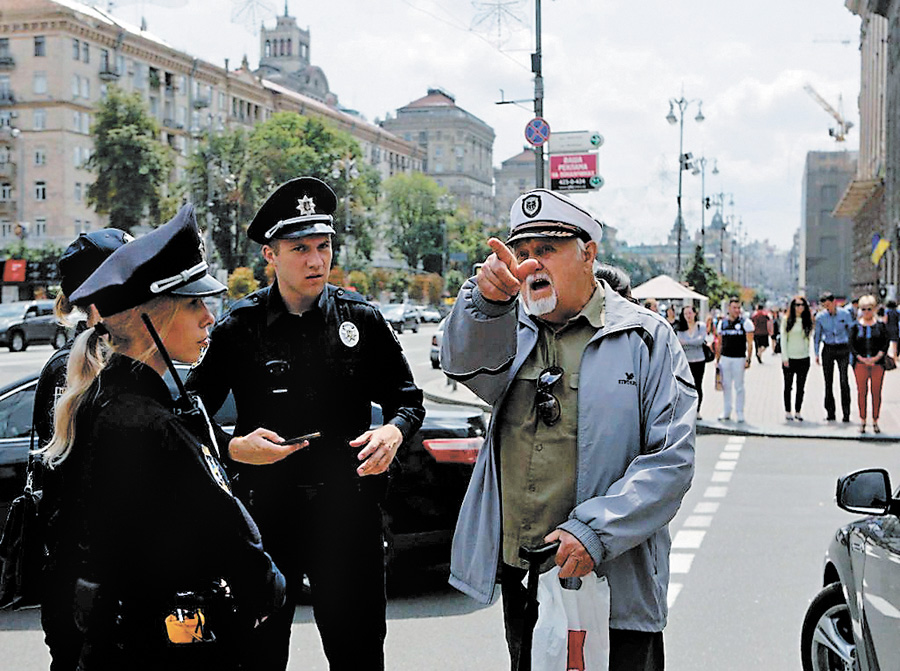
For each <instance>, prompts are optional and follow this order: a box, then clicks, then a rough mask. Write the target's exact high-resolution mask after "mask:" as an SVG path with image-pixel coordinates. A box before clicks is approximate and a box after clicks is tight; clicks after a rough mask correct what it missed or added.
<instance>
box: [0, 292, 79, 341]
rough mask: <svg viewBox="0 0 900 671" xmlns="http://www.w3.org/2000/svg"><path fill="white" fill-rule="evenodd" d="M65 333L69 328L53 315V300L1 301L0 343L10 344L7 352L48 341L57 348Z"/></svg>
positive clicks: (63, 339) (66, 334)
mask: <svg viewBox="0 0 900 671" xmlns="http://www.w3.org/2000/svg"><path fill="white" fill-rule="evenodd" d="M68 337H69V334H68V329H66V327H65V326H62V325H60V324H59V323H58V322H57V321H56V317H55V316H54V315H53V301H51V300H39V301H16V302H13V303H0V346H3V347H9V351H10V352H23V351H25V349H26V348H27V347H28V346H29V345H35V344H41V345H44V344H47V343H49V344H51V345H53V347H54V348H56V349H59V348H60V347H62V346H63V345H65V344H66V340H67V339H68Z"/></svg>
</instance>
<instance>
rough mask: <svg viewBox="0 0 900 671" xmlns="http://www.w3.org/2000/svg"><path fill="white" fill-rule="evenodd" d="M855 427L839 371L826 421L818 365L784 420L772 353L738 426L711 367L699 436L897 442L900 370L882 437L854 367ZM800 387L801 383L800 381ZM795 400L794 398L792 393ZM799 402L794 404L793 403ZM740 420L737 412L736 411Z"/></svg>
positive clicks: (890, 383)
mask: <svg viewBox="0 0 900 671" xmlns="http://www.w3.org/2000/svg"><path fill="white" fill-rule="evenodd" d="M849 375H850V419H851V421H850V423H849V424H845V423H843V422H841V421H840V420H841V397H840V388H839V384H838V374H837V370H836V369H835V373H834V392H835V401H836V405H837V415H838V419H837V421H836V422H826V421H825V402H824V399H825V382H824V377H823V375H822V367H821V366H817V365H816V364H815V360H814V359H813V360H812V366H811V367H810V370H809V376H808V377H807V379H806V394H805V396H804V400H803V411H802V415H803V421H802V422H798V421H791V422H788V421H786V420H785V419H784V405H783V403H784V401H783V389H784V378H783V377H782V373H781V355H777V356H775V355H773V354H772V351H771V349H767V350H766V352H765V354H763V363H762V364H760V363H759V362H758V361H757V360H756V357H755V356H754V359H753V364H752V365H751V366H750V368H749V369H748V370H747V371H745V379H744V388H745V389H746V400H745V404H744V417H745V418H746V420H747V421H746V422H744V423H742V424H738V423H737V422H736V421H734V419H732V420H731V421H719V420H718V419H716V418H717V417H718V416H719V415H720V414H721V413H722V392H718V391H716V390H715V368H714V364H708V365H707V366H706V374H705V375H704V376H703V407H702V408H701V411H700V415H701V417H702V419H700V420H698V421H697V433H700V434H703V433H726V434H735V435H748V436H768V437H772V438H820V439H823V440H825V439H829V440H869V441H885V442H892V441H897V440H900V368H898V369H897V370H894V371H890V372H886V373H885V376H884V387H883V389H882V394H881V396H882V401H881V417H880V418H879V420H878V424H879V426H880V427H881V433H880V434H878V435H876V434H874V433H872V425H871V424H872V420H871V414H872V409H871V398H870V399H869V409H868V415H869V423H868V426H867V432H866V433H865V434H864V435H860V433H859V408H858V405H857V402H856V380H855V379H854V377H853V370H852V369H850V371H849ZM795 385H796V383H795ZM423 391H424V392H425V397H426V398H427V399H429V400H431V401H434V402H437V403H456V404H462V405H477V406H480V407H481V408H483V409H484V410H486V411H488V412H489V411H490V410H491V408H490V406H488V405H487V404H486V403H484V401H482V400H481V399H480V398H478V397H477V396H476V395H475V394H473V393H472V392H471V391H469V390H468V389H467V388H466V387H465V386H464V385H462V384H457V385H456V389H454V388H453V387H452V386H451V385H450V384H448V380H447V379H446V378H444V379H443V380H437V381H434V382H431V383H429V384H426V385H425V387H424V389H423ZM792 396H793V395H792ZM792 402H793V401H792ZM732 418H734V413H732Z"/></svg>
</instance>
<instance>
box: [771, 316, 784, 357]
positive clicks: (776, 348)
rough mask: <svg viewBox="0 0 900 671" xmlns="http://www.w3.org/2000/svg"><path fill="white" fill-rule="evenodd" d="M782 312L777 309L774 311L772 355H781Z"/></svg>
mask: <svg viewBox="0 0 900 671" xmlns="http://www.w3.org/2000/svg"><path fill="white" fill-rule="evenodd" d="M781 319H782V315H781V310H779V309H778V308H775V309H774V310H773V311H772V322H771V331H770V333H769V336H770V338H769V339H770V340H771V342H772V354H781Z"/></svg>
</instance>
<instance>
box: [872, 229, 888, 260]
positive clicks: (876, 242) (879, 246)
mask: <svg viewBox="0 0 900 671" xmlns="http://www.w3.org/2000/svg"><path fill="white" fill-rule="evenodd" d="M890 246H891V243H890V241H889V240H887V239H886V238H882V237H881V236H880V235H878V234H877V233H876V234H875V235H873V236H872V257H871V258H872V264H873V265H876V266H877V265H878V262H879V261H881V257H882V256H884V253H885V252H886V251H887V250H888V247H890Z"/></svg>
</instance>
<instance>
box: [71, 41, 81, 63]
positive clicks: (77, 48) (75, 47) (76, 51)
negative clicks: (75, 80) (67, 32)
mask: <svg viewBox="0 0 900 671" xmlns="http://www.w3.org/2000/svg"><path fill="white" fill-rule="evenodd" d="M72 58H73V59H74V60H76V61H77V60H78V59H79V58H81V40H79V39H75V38H73V39H72Z"/></svg>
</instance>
